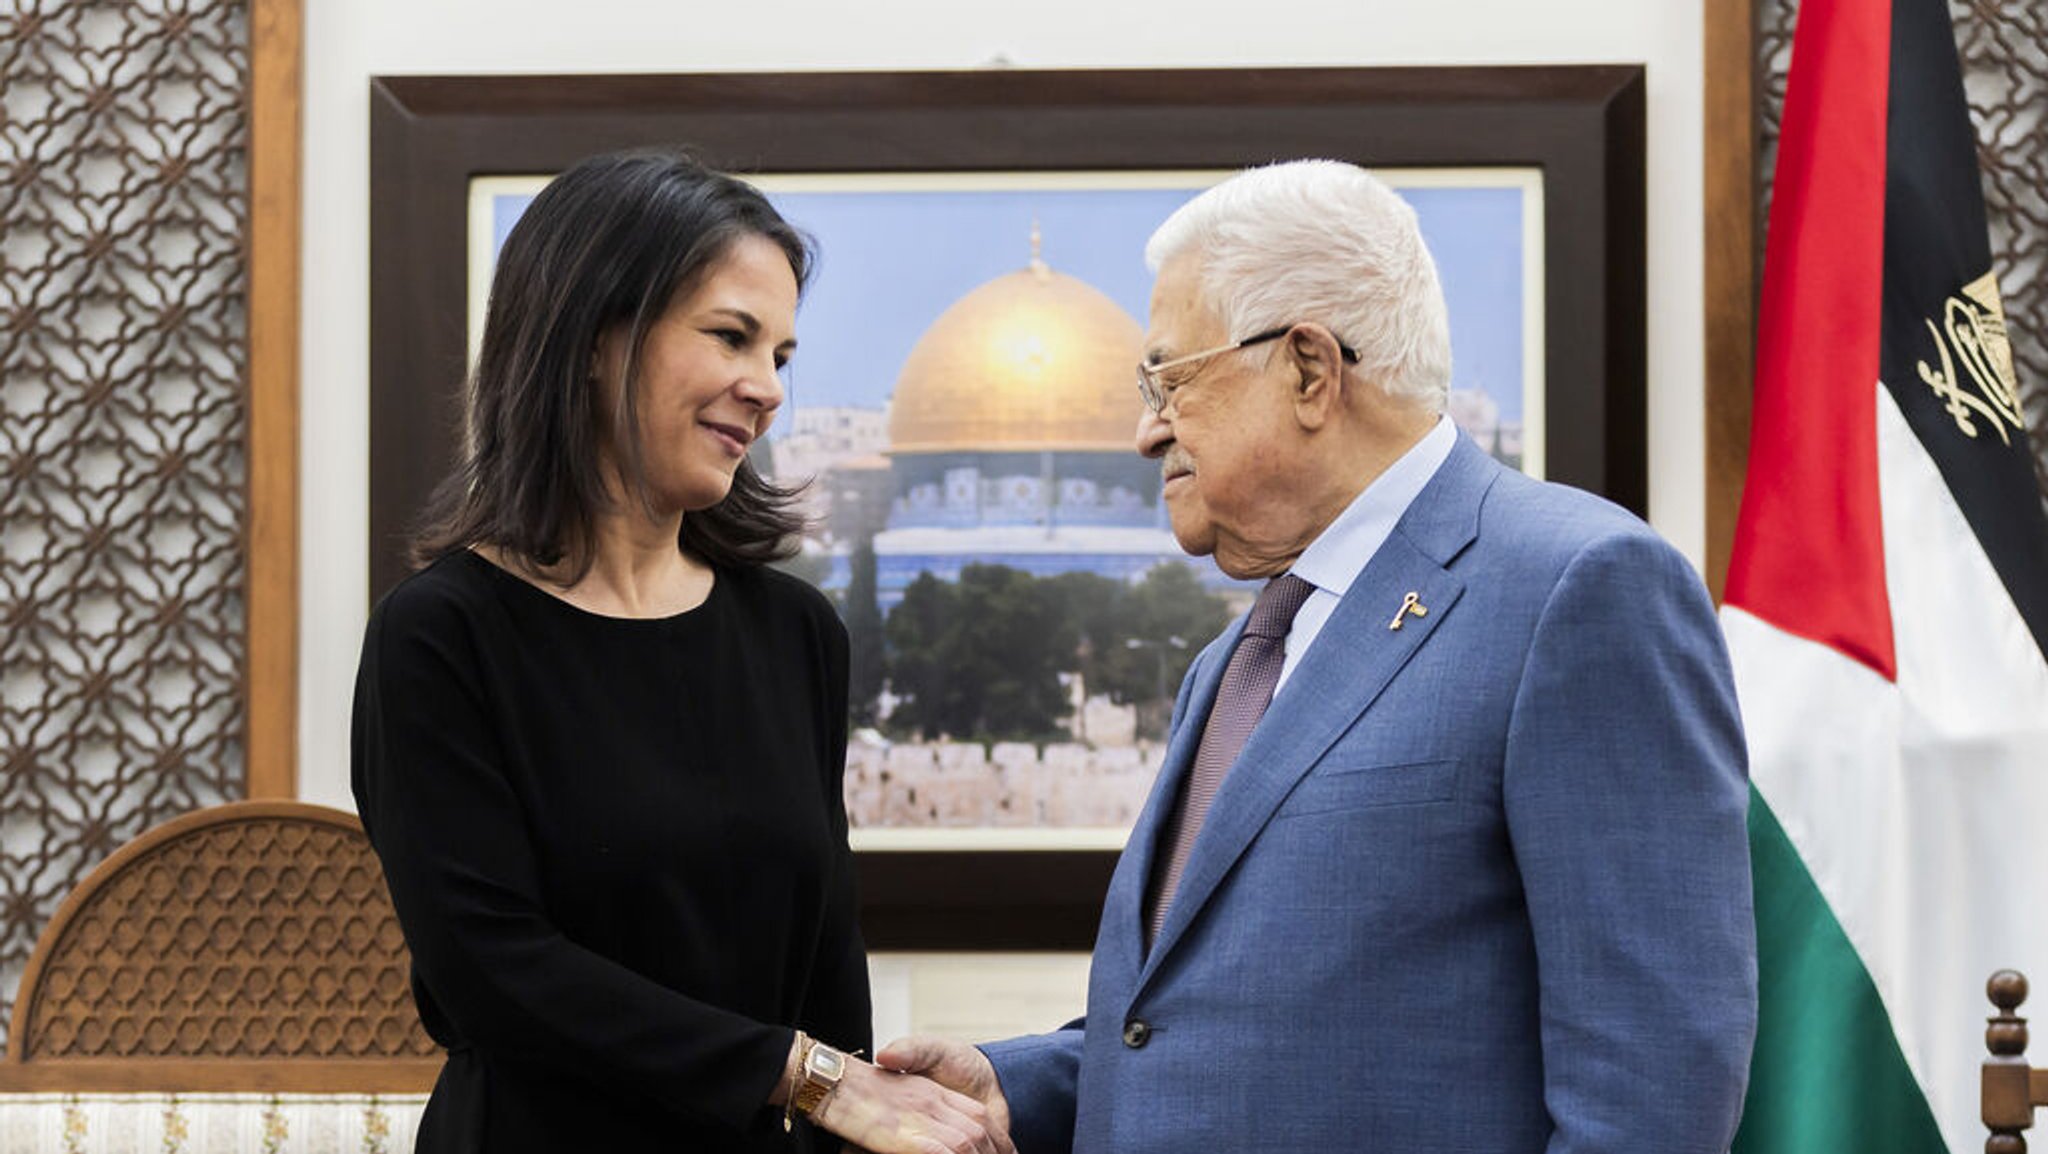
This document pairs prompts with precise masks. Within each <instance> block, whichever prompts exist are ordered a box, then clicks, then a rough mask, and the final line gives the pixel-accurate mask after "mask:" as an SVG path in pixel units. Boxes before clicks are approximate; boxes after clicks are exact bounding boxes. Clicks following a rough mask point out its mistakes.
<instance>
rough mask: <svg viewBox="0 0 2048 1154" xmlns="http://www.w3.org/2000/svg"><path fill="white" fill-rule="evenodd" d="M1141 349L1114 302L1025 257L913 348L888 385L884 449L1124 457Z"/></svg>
mask: <svg viewBox="0 0 2048 1154" xmlns="http://www.w3.org/2000/svg"><path fill="white" fill-rule="evenodd" d="M1144 341H1145V335H1144V332H1143V330H1141V329H1140V328H1139V327H1138V322H1136V321H1134V320H1132V319H1131V317H1130V314H1128V313H1126V312H1124V310H1123V309H1122V308H1120V307H1118V306H1117V303H1116V302H1115V301H1113V300H1110V299H1109V298H1108V297H1107V296H1104V295H1103V294H1102V293H1101V292H1100V291H1099V290H1097V289H1096V288H1094V287H1093V286H1091V285H1089V284H1087V283H1085V282H1083V281H1080V280H1076V279H1075V278H1073V277H1070V276H1067V275H1065V274H1064V273H1056V272H1054V271H1052V270H1051V269H1049V268H1047V267H1046V266H1045V264H1044V262H1042V261H1040V260H1037V259H1036V258H1034V259H1033V260H1032V262H1031V264H1030V265H1029V266H1028V267H1026V268H1022V269H1019V270H1018V271H1016V272H1013V273H1006V274H1004V275H1002V276H999V277H997V278H996V279H994V280H992V281H989V282H988V283H987V284H984V285H982V286H981V287H979V288H977V289H975V290H974V291H973V292H970V293H968V294H967V295H966V296H964V297H961V298H960V299H959V300H957V301H955V302H953V305H952V307H950V308H948V309H947V310H946V311H945V312H943V313H941V314H939V319H938V320H936V321H933V322H932V326H931V327H930V328H929V329H926V330H925V334H924V336H923V337H921V338H919V339H918V342H917V347H915V348H913V349H911V350H910V356H909V357H908V358H907V359H905V360H904V362H903V372H902V373H901V374H900V375H898V376H897V378H896V395H895V400H894V401H893V402H892V403H891V404H890V410H889V443H890V444H889V447H890V450H891V451H892V452H896V453H933V452H944V451H958V450H970V449H972V450H982V449H996V450H1038V449H1087V450H1097V449H1115V450H1119V451H1125V452H1128V451H1129V450H1130V448H1131V436H1132V432H1133V430H1135V429H1136V428H1137V423H1138V411H1139V409H1140V407H1141V404H1142V403H1141V402H1140V401H1139V400H1138V389H1137V385H1136V384H1135V383H1134V369H1133V366H1135V365H1136V364H1137V363H1138V358H1139V355H1140V349H1141V347H1142V346H1143V344H1144Z"/></svg>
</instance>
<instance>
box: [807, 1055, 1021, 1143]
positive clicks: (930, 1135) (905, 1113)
mask: <svg viewBox="0 0 2048 1154" xmlns="http://www.w3.org/2000/svg"><path fill="white" fill-rule="evenodd" d="M811 1121H812V1122H813V1123H815V1124H817V1125H819V1126H822V1127H824V1128H825V1129H827V1130H830V1131H831V1132H832V1133H834V1134H837V1135H839V1136H840V1137H841V1138H844V1139H846V1140H847V1141H848V1142H849V1143H851V1144H852V1145H853V1146H855V1147H857V1148H859V1149H862V1150H866V1151H870V1152H871V1154H1016V1148H1015V1147H1013V1146H1011V1145H1010V1136H1009V1134H1008V1133H1007V1132H1006V1130H1005V1127H1003V1126H1000V1125H997V1124H995V1122H994V1120H993V1119H992V1118H990V1116H989V1112H988V1110H987V1109H986V1108H985V1107H984V1106H982V1104H981V1103H980V1102H978V1101H976V1100H975V1099H974V1098H973V1097H972V1096H971V1095H967V1094H961V1093H957V1092H955V1091H953V1090H949V1089H947V1088H945V1087H943V1086H941V1085H939V1084H937V1083H936V1082H933V1081H930V1080H927V1079H925V1078H920V1077H916V1076H914V1075H910V1074H899V1073H895V1072H893V1071H890V1070H884V1069H882V1068H880V1067H877V1066H871V1065H869V1064H868V1063H866V1062H863V1061H861V1060H860V1059H858V1058H848V1059H847V1062H846V1076H845V1077H844V1078H843V1079H841V1080H840V1082H839V1085H838V1086H836V1087H834V1088H833V1090H832V1092H831V1093H829V1094H827V1095H826V1096H825V1100H824V1101H823V1102H820V1103H819V1104H818V1107H817V1108H816V1109H815V1110H813V1111H812V1112H811Z"/></svg>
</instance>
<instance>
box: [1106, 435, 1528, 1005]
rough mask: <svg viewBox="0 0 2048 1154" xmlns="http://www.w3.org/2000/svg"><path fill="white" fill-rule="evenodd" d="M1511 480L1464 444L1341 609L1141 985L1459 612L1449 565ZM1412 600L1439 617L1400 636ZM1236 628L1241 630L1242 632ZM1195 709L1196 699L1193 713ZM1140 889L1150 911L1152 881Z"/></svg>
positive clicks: (1183, 892) (1459, 584)
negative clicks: (1491, 497) (1146, 893)
mask: <svg viewBox="0 0 2048 1154" xmlns="http://www.w3.org/2000/svg"><path fill="white" fill-rule="evenodd" d="M1500 472H1501V467H1500V466H1499V465H1497V464H1495V463H1494V462H1493V461H1492V460H1491V459H1490V458H1488V457H1486V456H1485V455H1484V454H1483V453H1480V452H1479V450H1478V449H1477V448H1476V447H1474V446H1472V445H1471V444H1469V443H1468V442H1466V441H1465V439H1464V438H1463V437H1460V438H1459V440H1458V443H1457V445H1456V446H1455V447H1454V448H1453V449H1452V451H1451V455H1450V457H1449V458H1447V459H1446V460H1445V462H1444V465H1443V467H1442V468H1440V469H1439V470H1438V472H1437V475H1436V476H1435V477H1434V478H1432V479H1431V481H1430V483H1429V484H1428V485H1427V486H1425V487H1424V489H1423V491H1422V493H1421V494H1420V495H1418V496H1417V497H1416V499H1415V502H1414V503H1413V504H1412V505H1410V506H1409V509H1408V511H1407V512H1406V513H1405V514H1403V516H1402V518H1401V521H1400V522H1399V524H1398V525H1397V526H1396V527H1395V531H1394V532H1393V533H1392V534H1390V535H1389V536H1388V538H1387V540H1386V542H1385V543H1384V544H1382V545H1381V546H1380V548H1379V550H1378V552H1376V553H1374V554H1373V558H1372V560H1371V561H1370V562H1369V563H1368V564H1367V565H1366V567H1365V569H1364V570H1363V571H1361V572H1360V573H1359V575H1358V578H1357V580H1355V581H1353V582H1352V585H1351V588H1350V589H1349V590H1348V591H1346V593H1345V594H1344V597H1343V599H1342V600H1341V601H1339V602H1338V603H1337V609H1336V612H1334V613H1333V614H1331V616H1330V619H1329V620H1328V621H1327V622H1325V623H1324V625H1323V629H1322V632H1321V633H1320V634H1318V635H1317V637H1316V640H1315V643H1314V644H1313V645H1312V646H1310V648H1309V651H1308V653H1307V654H1306V655H1304V657H1303V659H1302V661H1301V663H1300V664H1299V665H1298V666H1297V667H1296V668H1295V670H1294V672H1293V673H1292V674H1291V675H1290V676H1289V678H1288V680H1287V683H1286V684H1285V685H1283V686H1281V689H1280V693H1279V696H1277V697H1276V698H1274V700H1273V704H1272V707H1271V708H1270V709H1268V710H1267V712H1266V716H1265V717H1264V718H1262V719H1261V720H1260V722H1259V726H1258V728H1257V729H1255V730H1253V731H1252V735H1251V739H1250V740H1249V741H1247V742H1246V743H1245V746H1244V749H1243V751H1242V752H1240V753H1239V755H1238V759H1237V763H1236V765H1234V766H1233V767H1232V768H1231V770H1230V772H1229V774H1228V775H1227V776H1226V777H1225V778H1224V780H1223V785H1222V788H1221V789H1219V790H1218V791H1217V795H1216V800H1215V801H1214V802H1213V803H1212V804H1211V805H1210V807H1209V814H1208V817H1207V819H1206V820H1205V821H1204V823H1203V826H1202V831H1201V833H1200V834H1199V835H1198V836H1197V838H1196V840H1195V846H1194V850H1193V852H1192V854H1191V855H1190V856H1189V858H1188V864H1187V869H1186V871H1185V872H1184V873H1183V874H1182V875H1181V880H1180V888H1179V891H1178V892H1177V893H1176V894H1175V896H1174V901H1173V907H1172V908H1171V909H1170V910H1168V911H1167V916H1166V924H1165V925H1164V926H1163V927H1161V929H1160V933H1159V940H1158V941H1157V942H1155V943H1153V947H1152V951H1151V953H1150V955H1149V956H1145V962H1144V968H1143V971H1142V973H1141V974H1140V982H1141V984H1142V982H1143V981H1145V980H1146V979H1149V978H1150V976H1151V975H1152V973H1153V972H1155V971H1156V970H1157V969H1158V967H1159V965H1160V961H1161V959H1162V958H1164V957H1165V956H1166V955H1167V954H1168V953H1169V952H1170V951H1171V950H1172V949H1173V947H1174V944H1175V943H1176V942H1177V941H1178V940H1179V938H1180V937H1181V935H1182V933H1183V932H1184V931H1185V930H1186V928H1187V926H1188V925H1189V923H1190V922H1192V921H1193V920H1194V918H1195V917H1196V916H1197V915H1199V914H1200V912H1201V910H1202V907H1203V905H1204V904H1205V903H1207V902H1208V900H1209V898H1210V897H1211V896H1212V895H1213V894H1214V893H1215V891H1216V887H1217V886H1218V885H1219V884H1220V883H1221V882H1222V880H1223V878H1224V877H1225V876H1226V875H1227V874H1228V873H1229V872H1230V869H1231V867H1232V866H1234V865H1235V864H1236V863H1237V860H1238V859H1239V858H1240V857H1242V856H1243V854H1244V852H1245V849H1246V847H1248V846H1249V845H1250V844H1251V842H1252V840H1253V839H1254V838H1255V837H1257V836H1258V833H1259V831H1260V830H1262V829H1264V828H1265V826H1266V823H1267V821H1268V820H1269V819H1271V817H1272V816H1273V811H1274V810H1275V809H1277V808H1279V806H1280V803H1281V802H1282V801H1284V800H1285V799H1286V797H1287V794H1288V793H1289V791H1291V790H1292V789H1293V788H1294V785H1295V783H1296V782H1298V781H1299V780H1300V779H1301V777H1302V775H1303V774H1305V773H1307V772H1308V771H1309V768H1310V767H1311V766H1313V765H1314V764H1315V763H1316V761H1317V759H1319V758H1321V757H1322V755H1323V753H1324V752H1325V751H1326V750H1328V749H1329V748H1330V746H1331V745H1332V744H1333V743H1335V742H1336V740H1337V739H1338V738H1339V737H1341V736H1342V735H1343V734H1344V733H1345V731H1347V730H1348V729H1350V728H1351V726H1352V725H1353V724H1354V723H1355V722H1356V721H1357V720H1358V719H1359V717H1360V716H1361V715H1362V714H1364V713H1365V711H1366V710H1367V709H1368V708H1369V707H1370V706H1371V705H1372V703H1373V701H1374V700H1375V699H1377V698H1378V697H1379V695H1380V693H1381V691H1382V690H1384V689H1385V688H1386V686H1387V683H1388V682H1389V681H1391V680H1392V679H1393V677H1394V675H1395V674H1396V673H1398V672H1399V671H1400V669H1401V667H1402V666H1403V665H1405V664H1407V662H1408V659H1409V658H1410V657H1411V656H1413V655H1414V653H1415V651H1416V650H1418V649H1420V648H1421V647H1422V645H1423V644H1424V643H1425V642H1427V641H1428V640H1429V637H1430V635H1431V634H1433V633H1434V632H1435V631H1436V629H1437V627H1438V626H1439V625H1440V624H1442V622H1443V620H1444V618H1445V617H1447V616H1449V615H1450V613H1451V610H1452V607H1453V606H1455V605H1456V604H1457V602H1458V599H1459V597H1460V596H1461V595H1462V594H1463V593H1464V589H1465V583H1464V581H1463V580H1462V579H1460V578H1458V577H1457V576H1455V575H1454V574H1452V573H1451V572H1449V570H1448V568H1447V566H1448V565H1449V564H1450V562H1451V560H1452V559H1453V558H1455V557H1456V556H1457V555H1458V554H1459V553H1461V552H1463V550H1464V548H1465V547H1466V546H1467V545H1469V544H1470V543H1471V542H1472V540H1473V539H1474V537H1476V536H1477V533H1478V508H1479V502H1480V499H1481V498H1482V497H1483V496H1484V494H1485V490H1486V489H1487V488H1488V487H1489V486H1490V485H1491V484H1492V483H1493V481H1494V480H1495V479H1496V478H1497V477H1498V476H1499V474H1500ZM1411 592H1412V593H1415V594H1416V595H1417V600H1418V601H1419V602H1420V603H1421V604H1422V605H1423V606H1425V607H1427V608H1428V610H1429V612H1428V614H1427V615H1425V616H1420V617H1418V616H1414V615H1412V614H1411V615H1406V616H1404V618H1403V620H1402V624H1401V628H1399V629H1391V628H1389V625H1390V624H1391V622H1392V620H1393V618H1394V614H1395V612H1396V611H1397V610H1398V608H1399V606H1400V605H1401V602H1402V600H1403V598H1404V597H1405V596H1406V595H1407V594H1408V593H1411ZM1235 628H1236V629H1237V630H1240V631H1241V630H1242V624H1241V623H1240V624H1239V625H1238V626H1236V627H1235ZM1233 640H1234V639H1233ZM1227 652H1228V650H1219V657H1218V660H1217V661H1215V662H1214V664H1215V665H1217V666H1218V667H1219V668H1218V669H1217V670H1216V671H1215V672H1214V675H1213V677H1211V678H1209V679H1208V680H1209V681H1210V684H1208V685H1207V686H1205V687H1204V688H1205V689H1206V695H1205V697H1204V698H1203V700H1202V703H1201V704H1202V709H1201V710H1200V711H1199V712H1196V711H1193V710H1192V708H1191V711H1190V713H1189V720H1188V721H1186V722H1184V723H1183V725H1182V727H1181V728H1182V729H1183V730H1187V731H1190V732H1193V733H1196V734H1197V735H1199V731H1200V728H1201V726H1200V724H1197V723H1196V720H1195V719H1201V720H1203V721H1206V719H1207V717H1208V706H1209V704H1210V703H1211V702H1212V701H1213V700H1214V698H1215V693H1216V687H1215V684H1214V682H1215V681H1217V680H1220V679H1221V674H1222V671H1221V668H1220V667H1221V666H1222V665H1224V664H1226V663H1227V662H1226V661H1225V660H1223V659H1222V656H1221V655H1222V654H1224V653H1227ZM1193 704H1194V703H1193V702H1190V706H1191V707H1192V705H1193ZM1184 736H1185V735H1176V741H1175V743H1174V744H1175V748H1176V751H1177V752H1182V751H1180V748H1179V747H1180V746H1182V745H1183V744H1187V745H1188V749H1187V750H1186V751H1184V756H1183V762H1185V761H1186V760H1191V759H1192V757H1193V752H1192V749H1193V746H1192V744H1190V743H1186V742H1184V741H1182V740H1180V739H1181V738H1182V737H1184ZM1169 764H1172V762H1169ZM1177 772H1182V773H1184V772H1185V769H1184V768H1181V769H1179V770H1178V771H1177ZM1162 776H1163V775H1162ZM1176 780H1177V779H1176ZM1162 794H1165V796H1166V797H1167V798H1168V799H1169V801H1170V799H1171V798H1172V797H1173V796H1174V795H1173V794H1171V793H1168V792H1167V791H1165V790H1163V789H1161V790H1155V791H1154V794H1153V798H1152V803H1151V804H1150V805H1148V806H1147V811H1148V812H1147V816H1148V817H1152V818H1155V819H1156V817H1157V816H1158V815H1154V814H1152V813H1151V811H1152V810H1153V809H1155V808H1158V806H1159V803H1160V799H1161V795H1162ZM1157 836H1158V835H1157V832H1156V830H1155V831H1153V833H1152V834H1151V838H1152V840H1151V841H1150V842H1149V843H1148V845H1147V855H1146V864H1147V866H1148V868H1149V864H1150V854H1151V851H1152V849H1154V848H1155V847H1156V844H1157ZM1126 856H1129V855H1126ZM1147 876H1149V875H1147ZM1139 886H1140V890H1141V896H1140V899H1139V904H1140V905H1141V906H1142V904H1143V898H1142V887H1143V878H1142V877H1141V878H1140V879H1139ZM1138 932H1139V933H1140V934H1141V935H1142V931H1141V930H1140V931H1138ZM1142 940H1143V939H1142V936H1140V938H1139V941H1140V942H1142Z"/></svg>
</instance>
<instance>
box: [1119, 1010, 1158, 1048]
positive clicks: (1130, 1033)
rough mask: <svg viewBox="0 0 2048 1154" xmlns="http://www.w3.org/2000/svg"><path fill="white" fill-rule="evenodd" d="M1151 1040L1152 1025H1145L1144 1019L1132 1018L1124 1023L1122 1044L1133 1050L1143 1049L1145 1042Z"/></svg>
mask: <svg viewBox="0 0 2048 1154" xmlns="http://www.w3.org/2000/svg"><path fill="white" fill-rule="evenodd" d="M1151 1040H1152V1027H1151V1026H1150V1025H1147V1024H1146V1022H1145V1020H1144V1019H1142V1018H1132V1019H1131V1020H1130V1021H1128V1022H1125V1023H1124V1045H1126V1046H1129V1047H1130V1048H1131V1049H1133V1050H1141V1049H1144V1047H1145V1043H1146V1042H1149V1041H1151Z"/></svg>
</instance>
